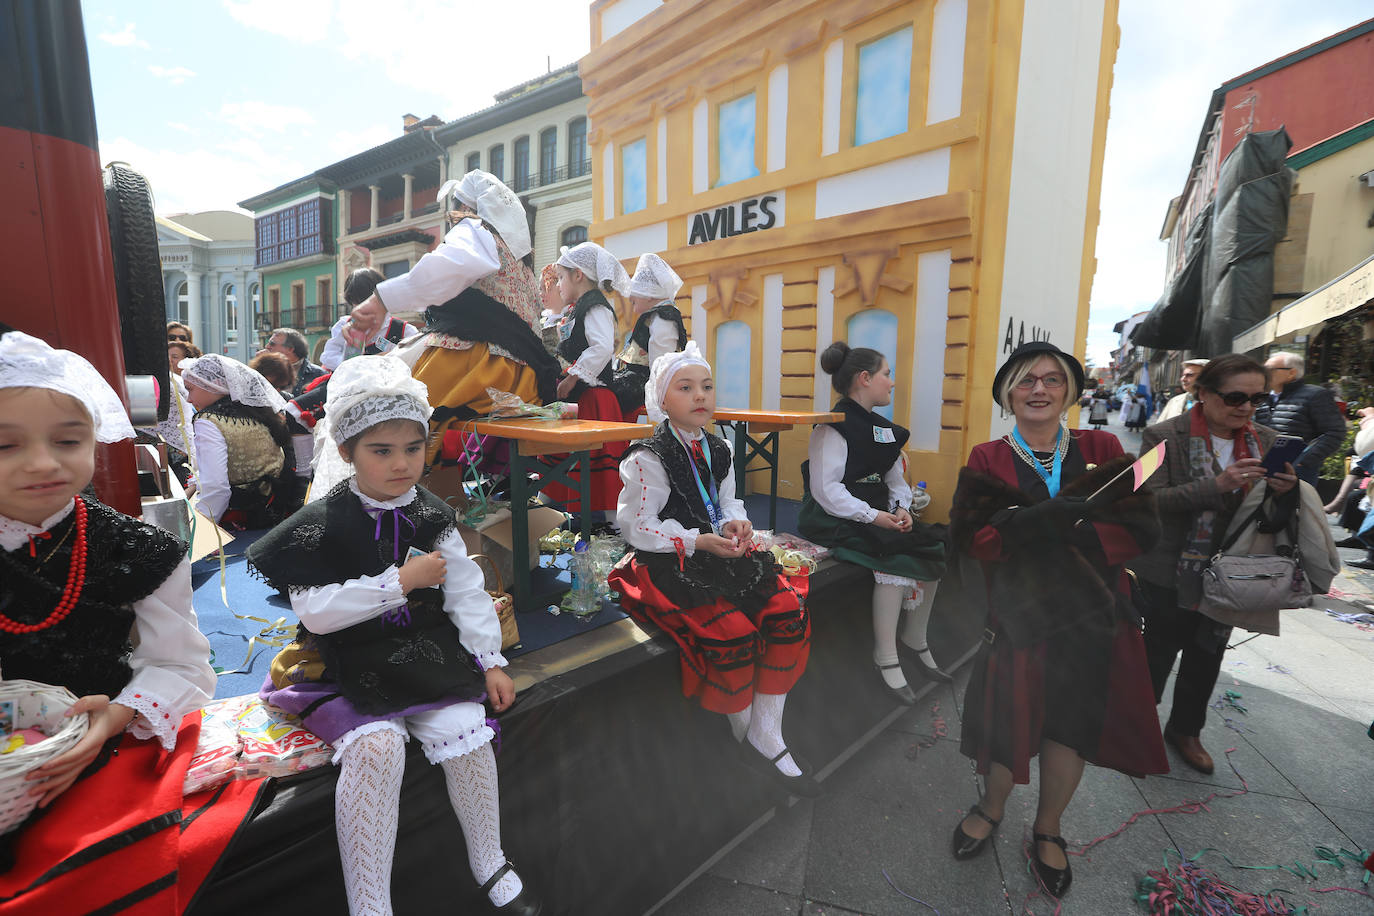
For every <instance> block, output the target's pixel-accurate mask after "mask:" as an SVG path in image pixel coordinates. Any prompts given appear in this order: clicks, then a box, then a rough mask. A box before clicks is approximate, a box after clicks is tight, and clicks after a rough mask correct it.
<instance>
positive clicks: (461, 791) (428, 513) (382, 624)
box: [248, 355, 540, 914]
mask: <svg viewBox="0 0 1374 916" xmlns="http://www.w3.org/2000/svg"><path fill="white" fill-rule="evenodd" d="M429 419H430V407H429V401H428V399H427V392H426V390H425V386H424V385H423V384H421V383H420V382H419V381H417V380H416V379H414V378H412V377H411V375H410V371H409V369H408V368H407V367H406V365H405V364H404V363H403V362H401V360H399V359H397V358H396V357H393V356H380V355H379V356H359V357H355V358H353V359H350V360H346V361H345V362H344V363H343V365H341V366H340V367H339V368H338V369H337V370H336V371H335V373H334V375H333V377H332V378H331V379H330V382H329V396H328V400H327V401H326V404H325V421H324V422H325V424H326V433H327V435H328V436H329V438H330V439H332V441H333V443H334V445H335V447H336V448H337V450H338V452H339V454H340V456H341V457H342V458H343V459H344V460H345V461H347V462H348V463H349V464H350V465H351V466H352V470H353V474H352V476H351V477H349V478H347V479H346V480H344V481H343V482H341V483H339V484H338V485H336V486H335V487H334V488H333V489H332V490H330V492H329V493H328V495H326V496H325V497H324V498H323V499H320V500H317V501H315V502H312V503H310V504H309V505H307V506H306V507H305V508H304V509H302V510H301V511H300V512H298V513H296V514H295V515H294V516H292V517H291V518H290V519H288V520H287V521H286V522H284V523H282V524H281V525H278V526H277V527H276V528H274V529H272V531H270V532H268V534H267V535H266V536H264V537H263V538H262V539H261V540H259V541H257V542H256V543H255V544H254V545H253V546H252V547H251V548H249V551H248V561H249V563H250V564H251V566H252V568H253V569H254V570H255V571H256V572H257V573H258V574H260V575H261V576H262V577H263V578H265V579H266V580H267V581H268V583H269V584H271V585H273V586H274V587H276V588H278V589H282V590H284V591H287V592H288V593H289V594H290V596H291V607H292V609H293V610H294V611H295V612H296V615H297V617H299V618H300V626H299V628H298V629H297V634H296V640H295V642H294V643H292V644H291V645H290V646H288V647H286V648H285V649H283V650H282V651H281V652H280V653H279V654H278V655H277V657H276V659H275V660H274V661H273V663H272V668H271V671H270V673H269V675H268V679H267V681H266V682H265V683H264V685H263V688H262V697H263V698H264V699H265V700H267V701H268V702H270V703H271V704H272V705H274V706H277V707H279V708H281V709H284V710H286V711H287V712H290V713H292V714H294V715H298V716H300V717H301V718H302V719H304V721H305V724H306V726H307V727H309V729H310V730H311V731H312V732H314V733H315V734H316V735H318V736H319V737H321V738H322V739H324V740H325V741H327V742H329V743H330V744H331V745H333V746H334V762H335V763H336V764H338V765H339V768H340V769H339V780H338V787H337V789H336V790H335V802H334V809H335V822H336V830H337V834H338V842H339V853H340V856H341V858H342V861H343V870H344V883H345V886H346V890H347V894H348V901H349V911H350V912H351V913H353V914H360V913H367V914H386V913H390V912H391V863H392V856H393V853H394V851H395V845H396V828H397V808H398V805H399V803H400V791H401V778H402V775H403V773H404V771H405V759H406V755H405V750H404V745H405V742H406V741H408V740H409V739H410V737H411V736H414V737H416V738H418V739H419V740H420V742H421V744H422V746H423V748H424V753H425V757H426V758H427V759H428V760H429V762H430V763H432V764H435V765H437V766H439V767H440V768H441V769H442V770H443V773H444V783H445V786H446V787H447V789H448V795H449V801H450V803H451V804H452V806H453V810H454V812H455V813H456V814H457V816H458V820H459V823H460V824H461V825H462V828H463V835H464V837H465V838H466V841H467V849H468V864H469V866H470V867H471V869H472V874H473V877H474V878H475V879H476V880H477V881H478V883H480V884H481V885H482V891H483V892H484V893H486V894H487V895H488V897H489V899H490V900H491V902H492V903H493V904H495V905H496V906H497V908H498V911H499V912H502V913H518V914H535V913H538V912H539V911H540V904H539V902H538V900H537V899H536V898H535V897H534V895H533V893H532V892H531V891H530V890H529V889H528V888H526V887H524V885H523V883H522V881H521V879H520V877H519V876H518V875H516V873H515V872H514V871H513V870H512V866H511V864H510V862H508V861H507V860H506V858H505V854H504V853H503V852H502V851H501V826H500V824H501V811H500V800H499V796H498V794H497V780H496V760H495V757H494V755H493V754H492V749H491V739H492V737H493V734H494V733H493V731H492V728H491V726H490V724H489V722H488V720H487V718H486V713H485V710H484V708H483V706H482V700H483V699H490V701H491V703H492V706H493V707H494V708H495V709H496V711H497V712H500V711H502V710H505V709H507V708H509V707H510V704H511V703H512V702H513V701H514V699H515V688H514V685H513V684H512V683H511V679H510V678H509V677H508V676H507V675H506V673H505V672H504V671H503V670H502V669H503V668H504V667H505V665H506V659H505V658H504V657H503V656H502V655H501V625H500V622H499V620H498V619H497V616H496V611H495V609H494V607H493V606H492V601H491V597H490V595H488V594H487V592H486V591H485V589H484V588H483V576H482V573H481V571H480V570H479V569H478V568H477V565H476V564H475V563H473V562H472V560H470V559H468V556H467V553H466V551H465V550H464V548H463V540H462V538H461V537H460V536H459V534H458V531H457V528H456V527H455V526H456V519H455V517H454V513H453V509H452V508H451V507H450V506H448V505H447V504H446V503H445V502H444V501H443V500H441V499H439V498H438V497H436V496H434V495H433V494H432V493H430V492H429V491H428V490H426V489H424V488H423V487H420V486H417V481H418V480H419V479H420V475H421V473H422V471H423V469H424V452H425V440H426V438H427V434H428V423H429ZM398 659H399V660H400V662H399V663H398V661H397V660H398Z"/></svg>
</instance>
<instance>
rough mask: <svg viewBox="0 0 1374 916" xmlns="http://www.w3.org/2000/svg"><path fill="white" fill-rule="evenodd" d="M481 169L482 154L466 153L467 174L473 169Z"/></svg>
mask: <svg viewBox="0 0 1374 916" xmlns="http://www.w3.org/2000/svg"><path fill="white" fill-rule="evenodd" d="M481 167H482V154H481V153H468V169H467V170H468V171H469V172H471V171H472V170H473V169H480V168H481Z"/></svg>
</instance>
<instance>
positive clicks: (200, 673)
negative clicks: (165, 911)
mask: <svg viewBox="0 0 1374 916" xmlns="http://www.w3.org/2000/svg"><path fill="white" fill-rule="evenodd" d="M133 435H134V431H133V428H132V427H131V426H130V424H129V419H128V416H127V415H126V414H125V412H124V405H123V404H122V402H121V401H120V398H119V396H118V395H117V394H116V393H115V392H114V390H113V389H112V388H111V387H110V386H109V385H108V384H107V383H106V382H105V380H104V379H103V378H102V377H101V376H100V374H99V373H98V372H97V371H96V370H95V368H94V367H93V366H92V365H91V364H90V363H89V362H87V361H86V360H85V359H84V358H82V357H81V356H78V355H77V354H75V353H72V352H69V351H67V350H56V349H53V348H52V347H50V346H49V345H48V344H47V343H45V342H44V341H42V340H39V339H38V338H36V337H31V336H29V335H27V334H23V333H21V332H18V331H8V332H6V333H4V334H0V669H2V670H3V675H4V678H5V679H6V680H16V679H29V680H34V681H40V682H43V683H47V684H55V685H60V686H63V687H66V688H67V689H69V690H70V691H71V692H72V693H74V694H76V695H77V696H78V697H79V698H80V699H78V700H77V702H76V704H75V705H74V706H73V707H72V713H69V714H75V713H80V712H84V713H87V714H88V715H89V717H90V719H89V727H88V729H87V731H86V733H85V736H84V737H83V738H82V739H81V740H80V741H79V742H78V743H77V744H76V746H75V747H73V748H72V749H71V750H69V751H67V752H65V753H63V754H61V755H59V756H57V757H56V758H54V759H53V760H50V761H48V762H47V763H45V764H43V765H42V766H40V767H39V768H38V769H36V770H35V771H33V772H31V773H30V774H29V775H28V779H29V780H30V783H29V785H30V787H31V789H30V793H31V794H32V795H36V796H38V797H39V802H38V804H39V806H40V809H39V810H40V812H42V813H43V814H44V815H45V816H43V817H41V818H38V819H37V820H35V821H34V822H33V823H32V824H30V825H29V826H27V827H23V826H21V827H20V828H19V832H18V833H17V834H11V836H17V837H18V839H19V843H18V846H17V848H16V852H17V861H16V863H15V867H14V869H13V870H12V871H8V873H7V874H5V876H4V878H5V880H7V881H8V880H11V877H12V876H18V877H17V879H16V880H18V881H19V884H18V887H12V886H10V885H8V884H0V899H4V900H13V899H14V898H12V897H11V896H10V894H18V893H23V894H24V895H25V896H23V897H22V898H19V899H20V901H28V905H29V906H31V907H33V908H32V909H25V910H24V912H77V911H78V910H79V911H80V912H86V911H87V910H88V909H89V910H92V911H94V910H95V909H96V908H97V906H96V903H95V902H93V901H95V900H97V899H99V895H100V894H101V893H102V891H101V889H100V885H101V884H102V883H103V882H102V881H100V880H98V879H97V878H93V877H92V875H93V874H101V875H103V874H104V872H103V871H101V869H102V868H104V867H108V868H113V869H115V870H116V871H121V870H124V869H128V868H131V867H132V866H131V864H130V862H129V861H127V860H126V859H122V858H120V855H119V854H118V851H119V850H120V849H124V848H128V849H130V850H132V852H131V853H130V855H131V856H133V857H134V858H135V859H137V858H139V857H141V856H147V855H150V853H149V850H148V847H147V846H146V845H144V844H143V843H141V842H140V841H141V840H143V839H148V835H147V831H146V830H145V831H143V833H142V834H140V835H134V832H131V833H129V834H128V835H125V836H121V835H120V834H119V832H118V830H117V829H116V828H115V827H114V826H113V825H114V823H115V822H116V821H118V819H119V818H120V817H121V816H123V817H127V816H128V815H129V814H130V812H138V811H142V808H141V806H142V805H143V803H144V802H145V800H146V799H145V797H144V795H145V793H146V792H147V791H148V790H149V787H150V786H151V785H155V784H156V781H157V779H158V777H157V776H156V774H155V772H154V770H155V768H156V767H157V766H166V765H167V763H166V759H165V755H166V754H167V753H168V752H170V751H172V750H173V748H175V747H176V746H177V736H178V731H179V729H180V727H181V725H182V717H183V716H185V715H186V714H187V713H188V712H191V711H193V710H195V709H197V708H198V707H199V706H201V705H202V704H203V703H205V702H207V701H208V700H209V699H210V697H211V696H212V695H213V693H214V690H215V675H214V672H213V671H212V670H211V668H210V664H209V658H210V645H209V643H208V642H207V640H206V638H205V637H204V636H203V635H201V633H200V631H199V630H198V629H197V627H196V615H195V612H194V611H193V610H192V608H191V566H190V562H189V561H188V560H187V558H186V546H185V544H183V543H182V542H181V541H179V540H177V539H176V538H174V537H172V536H171V535H170V534H168V533H167V532H165V531H163V530H162V529H160V528H156V527H153V526H151V525H147V524H144V523H143V522H141V521H139V520H137V519H134V518H130V517H129V516H127V515H124V514H123V513H120V512H116V511H115V510H114V509H111V508H109V507H108V506H106V505H104V504H103V503H101V502H100V501H99V500H97V499H95V498H94V497H93V496H88V495H85V493H83V491H84V490H85V489H86V487H87V485H88V484H89V483H90V482H91V479H92V476H93V475H94V470H95V456H96V448H97V443H112V442H119V441H121V440H123V439H131V438H133ZM196 724H197V725H198V724H199V717H196ZM121 742H122V743H121ZM190 743H191V745H192V746H194V743H195V742H194V738H192V739H191V741H190ZM117 744H118V747H119V750H120V751H123V752H124V753H123V754H122V755H119V754H118V753H116V751H115V748H116V745H117ZM111 753H116V756H115V757H114V759H113V764H114V765H111V763H112V761H111ZM187 759H189V755H188V757H187ZM159 761H161V763H160V762H159ZM97 769H99V770H102V772H101V773H100V776H101V780H103V783H102V784H103V785H104V786H105V788H104V789H103V790H96V791H94V793H93V790H92V788H91V787H92V785H93V784H95V783H101V780H90V779H86V780H83V781H82V782H81V783H80V784H78V785H77V786H76V787H75V788H74V787H73V784H74V783H75V782H76V780H77V779H78V777H81V776H82V775H83V774H85V775H86V776H88V777H89V776H91V775H92V774H94V773H95V772H96V770H97ZM184 772H185V760H183V761H182V773H183V774H184ZM176 778H177V781H178V788H179V786H180V780H181V777H180V776H178V777H176ZM111 779H112V780H113V783H111V782H110V780H111ZM111 786H113V787H111ZM68 793H69V794H68ZM60 796H61V797H60ZM175 797H176V800H177V803H178V804H179V802H180V794H179V793H178V794H177V795H176V796H175ZM73 799H75V800H73ZM54 804H55V807H53V809H52V810H51V812H48V811H47V809H48V808H49V806H52V805H54ZM179 810H180V809H179V807H178V811H179ZM155 813H156V814H163V812H162V811H158V812H155ZM148 816H150V817H151V816H152V814H149V815H148ZM31 828H32V830H33V831H35V832H30V829H31ZM111 830H114V831H115V832H113V833H112V832H111ZM53 831H57V834H56V835H55V834H54V833H53ZM107 839H108V840H109V843H107V844H106V845H104V846H101V847H100V849H101V850H103V852H99V853H97V852H91V851H87V852H85V853H83V856H82V860H83V862H84V863H93V864H91V867H90V868H84V869H82V870H79V871H72V870H73V869H77V863H76V862H72V863H70V868H68V869H67V871H70V872H71V873H72V874H73V875H74V876H75V877H76V879H77V880H78V882H79V883H80V884H81V885H82V887H81V888H80V889H79V890H77V891H72V889H71V887H69V886H68V885H66V884H64V883H63V882H62V881H58V882H57V883H56V884H54V883H52V882H50V881H49V879H56V878H58V877H59V875H58V874H53V873H51V872H50V869H51V868H52V866H54V865H56V863H57V860H56V859H53V858H52V856H53V855H57V856H58V858H61V857H62V855H63V854H65V853H66V852H67V851H75V850H81V849H83V847H86V846H87V845H88V844H91V843H95V842H96V841H98V840H107ZM163 839H164V840H165V839H166V837H163ZM30 841H31V842H30ZM152 842H153V843H154V845H156V843H157V842H158V840H155V839H154V840H152ZM172 855H173V856H174V857H175V843H174V844H173V852H172ZM112 860H113V861H114V864H108V863H111V862H112ZM102 863H105V864H102ZM6 871H7V869H6V868H3V867H0V872H6ZM63 873H64V874H65V873H66V872H63ZM173 874H175V872H174V873H173ZM40 875H42V876H44V878H43V880H42V881H37V880H36V879H37V878H38V876H40ZM162 876H163V873H162V872H161V871H159V873H158V876H157V877H162ZM31 879H34V880H31ZM123 880H125V876H121V878H120V879H119V880H116V881H114V882H113V883H112V884H110V885H109V887H117V886H119V884H120V882H121V881H123ZM39 884H42V885H43V887H42V889H41V890H39V889H38V885H39ZM135 886H137V885H135ZM31 892H32V893H31ZM119 893H122V891H120V892H113V893H112V895H111V897H113V896H118V895H119ZM173 893H174V891H173ZM45 894H46V895H48V896H44V895H45ZM54 895H55V897H56V899H53V896H54ZM64 895H67V896H65V898H64ZM73 895H74V896H73ZM40 901H42V902H40ZM103 902H108V900H105V901H103ZM15 905H16V906H18V907H20V908H21V909H22V908H23V907H24V906H25V903H24V902H16V903H15Z"/></svg>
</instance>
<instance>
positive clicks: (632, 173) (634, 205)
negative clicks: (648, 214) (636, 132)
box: [620, 137, 649, 213]
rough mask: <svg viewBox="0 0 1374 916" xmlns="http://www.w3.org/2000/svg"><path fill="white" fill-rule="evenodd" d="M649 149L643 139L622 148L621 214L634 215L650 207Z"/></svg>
mask: <svg viewBox="0 0 1374 916" xmlns="http://www.w3.org/2000/svg"><path fill="white" fill-rule="evenodd" d="M647 156H648V148H647V147H646V146H645V143H644V139H643V138H642V137H641V138H640V139H638V140H636V141H635V142H633V143H626V144H625V145H624V146H622V147H621V148H620V182H621V184H620V212H621V213H634V212H635V211H636V210H643V209H644V208H645V207H647V206H648V205H649V186H648V176H649V166H648V159H647Z"/></svg>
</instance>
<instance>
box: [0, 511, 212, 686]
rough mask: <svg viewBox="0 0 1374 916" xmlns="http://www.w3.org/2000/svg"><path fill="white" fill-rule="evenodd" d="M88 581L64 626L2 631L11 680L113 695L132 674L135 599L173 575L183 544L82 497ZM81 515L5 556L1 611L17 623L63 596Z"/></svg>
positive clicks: (2, 659)
mask: <svg viewBox="0 0 1374 916" xmlns="http://www.w3.org/2000/svg"><path fill="white" fill-rule="evenodd" d="M78 498H80V499H81V500H82V501H83V502H84V503H85V504H86V509H87V528H86V584H85V586H84V587H83V588H82V590H81V598H80V600H79V601H77V603H76V606H75V607H74V608H73V609H72V612H71V613H70V614H69V615H68V616H67V618H66V619H65V620H63V621H62V622H61V623H59V624H57V625H55V626H52V627H49V628H48V629H46V630H39V631H38V632H37V633H22V634H15V633H4V632H0V670H3V672H4V676H5V679H6V680H13V679H15V678H27V679H29V680H35V681H42V682H44V683H48V684H61V685H63V686H64V687H66V688H67V689H69V690H70V691H71V692H72V693H74V694H76V695H77V696H87V695H90V694H101V693H103V694H105V695H106V696H109V697H111V698H113V697H114V696H116V695H117V694H118V693H119V691H121V690H123V689H124V687H125V686H126V685H127V684H128V683H129V679H130V678H131V677H132V676H133V673H132V671H131V670H130V668H129V653H130V652H131V651H132V645H131V644H130V640H129V637H130V635H131V631H132V629H133V625H134V617H135V615H134V608H133V605H134V602H136V601H140V600H142V599H143V598H146V597H148V596H149V595H151V594H152V593H153V592H155V591H156V590H157V589H158V587H159V586H161V585H162V583H163V582H165V581H166V580H167V577H168V576H170V575H171V574H172V571H173V570H175V569H176V568H177V566H178V564H180V563H181V560H182V558H183V557H185V556H186V545H185V544H184V543H182V542H181V541H179V540H177V539H176V538H175V537H173V536H172V535H170V534H168V533H167V532H166V531H163V530H162V529H161V528H157V527H154V526H152V525H147V524H144V523H143V522H141V521H139V520H138V519H135V518H130V517H129V516H127V515H124V514H123V513H121V512H116V511H115V510H114V509H111V508H110V507H108V506H106V505H104V504H103V503H101V502H98V501H97V500H95V499H91V498H88V497H85V496H81V497H78ZM75 525H76V513H75V512H73V513H72V514H71V515H68V516H67V518H65V519H64V520H63V521H61V522H59V523H58V524H57V525H55V526H53V528H52V529H51V530H50V531H49V534H50V537H48V538H43V539H40V540H37V541H35V542H34V552H35V556H32V557H31V556H29V546H28V544H21V545H20V546H19V549H17V550H12V551H0V613H3V614H4V615H5V616H6V617H9V618H10V619H11V620H14V621H17V622H19V623H38V622H39V621H41V620H42V619H43V618H45V617H47V616H48V615H49V614H51V613H52V611H53V608H55V607H57V603H58V602H59V601H60V600H61V599H62V590H63V588H64V587H65V586H66V584H67V570H68V568H69V565H70V563H71V555H72V544H73V542H74V541H75V540H76V534H75V531H74V527H75Z"/></svg>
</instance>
